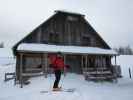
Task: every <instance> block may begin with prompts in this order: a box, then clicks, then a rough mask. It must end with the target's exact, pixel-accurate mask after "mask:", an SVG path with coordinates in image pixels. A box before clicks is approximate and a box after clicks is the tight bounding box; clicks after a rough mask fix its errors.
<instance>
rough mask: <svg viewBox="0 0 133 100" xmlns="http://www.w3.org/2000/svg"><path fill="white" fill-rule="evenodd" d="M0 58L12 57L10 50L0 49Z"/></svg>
mask: <svg viewBox="0 0 133 100" xmlns="http://www.w3.org/2000/svg"><path fill="white" fill-rule="evenodd" d="M0 57H13V53H12V50H11V49H10V48H0Z"/></svg>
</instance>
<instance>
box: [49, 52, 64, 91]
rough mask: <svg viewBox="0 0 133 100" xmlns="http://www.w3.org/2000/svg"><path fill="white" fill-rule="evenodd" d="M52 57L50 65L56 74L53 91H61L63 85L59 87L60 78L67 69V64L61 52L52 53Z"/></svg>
mask: <svg viewBox="0 0 133 100" xmlns="http://www.w3.org/2000/svg"><path fill="white" fill-rule="evenodd" d="M49 59H50V63H51V64H50V65H51V67H52V68H53V69H54V74H55V82H54V85H53V91H60V90H61V87H58V84H59V81H60V78H61V71H62V70H64V69H65V67H66V66H65V64H64V60H63V57H62V55H61V53H58V54H57V55H52V56H50V57H49Z"/></svg>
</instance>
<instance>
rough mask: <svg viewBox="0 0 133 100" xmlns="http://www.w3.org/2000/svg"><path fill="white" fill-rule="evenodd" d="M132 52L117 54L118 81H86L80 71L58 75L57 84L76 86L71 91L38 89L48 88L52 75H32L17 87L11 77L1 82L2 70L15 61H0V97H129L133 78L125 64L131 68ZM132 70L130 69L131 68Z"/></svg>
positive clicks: (101, 99)
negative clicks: (130, 53) (120, 72)
mask: <svg viewBox="0 0 133 100" xmlns="http://www.w3.org/2000/svg"><path fill="white" fill-rule="evenodd" d="M132 59H133V56H119V57H118V58H117V63H118V64H120V65H121V67H122V74H123V78H121V79H119V80H118V83H109V82H97V83H95V82H87V81H85V80H84V78H83V76H82V75H76V74H67V76H66V77H64V76H62V79H61V82H60V85H62V87H64V88H76V91H75V92H73V93H67V92H49V93H44V94H42V93H40V91H42V90H49V91H50V90H51V88H52V85H53V81H54V75H52V76H48V78H44V77H43V76H41V77H35V78H32V79H31V80H30V81H31V84H29V85H26V86H24V87H23V88H19V85H16V86H14V81H13V80H11V81H8V82H4V81H3V80H4V73H5V72H13V71H14V70H15V68H14V66H15V64H11V65H5V66H4V65H0V100H132V99H133V79H130V78H129V75H128V67H131V68H133V62H132ZM132 72H133V70H132Z"/></svg>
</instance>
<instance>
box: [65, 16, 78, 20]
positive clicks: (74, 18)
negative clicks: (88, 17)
mask: <svg viewBox="0 0 133 100" xmlns="http://www.w3.org/2000/svg"><path fill="white" fill-rule="evenodd" d="M67 20H69V21H78V18H77V17H74V16H68V17H67Z"/></svg>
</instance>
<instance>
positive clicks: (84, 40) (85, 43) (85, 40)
mask: <svg viewBox="0 0 133 100" xmlns="http://www.w3.org/2000/svg"><path fill="white" fill-rule="evenodd" d="M82 45H83V46H91V40H90V37H82Z"/></svg>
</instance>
